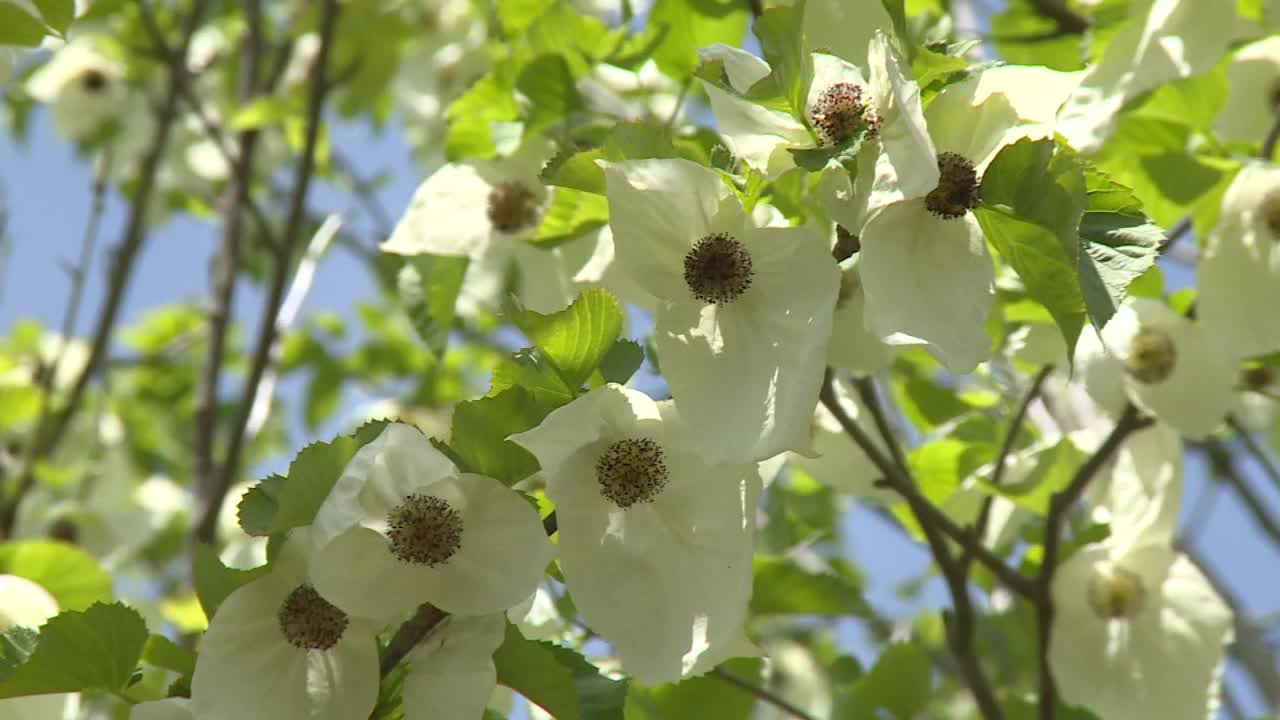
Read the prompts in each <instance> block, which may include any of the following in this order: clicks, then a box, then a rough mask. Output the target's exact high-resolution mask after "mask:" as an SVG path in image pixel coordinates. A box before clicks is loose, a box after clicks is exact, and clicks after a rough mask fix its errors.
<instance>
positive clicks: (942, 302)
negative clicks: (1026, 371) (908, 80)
mask: <svg viewBox="0 0 1280 720" xmlns="http://www.w3.org/2000/svg"><path fill="white" fill-rule="evenodd" d="M1076 80H1077V78H1076V76H1074V75H1071V74H1068V73H1057V72H1054V71H1051V70H1046V69H1043V68H1023V67H1017V66H1007V67H1001V68H993V69H991V70H987V71H984V72H981V73H977V74H975V75H974V76H972V77H970V78H969V79H966V80H964V81H962V82H959V83H955V84H952V85H949V86H947V87H946V88H944V89H943V90H942V92H940V93H938V95H937V97H935V98H934V100H933V102H932V103H931V104H930V105H929V108H928V110H927V111H926V112H925V118H926V120H927V122H928V128H929V136H926V137H925V138H924V143H925V148H926V152H925V153H924V154H923V155H921V157H922V158H928V159H927V160H921V161H920V162H927V163H929V165H928V167H925V166H923V165H920V166H917V167H911V168H909V169H907V168H896V167H892V166H887V165H886V163H884V162H883V157H884V156H881V158H882V159H881V160H880V161H878V162H877V169H876V177H875V184H874V189H873V190H872V191H871V193H870V196H869V198H868V200H867V203H868V207H867V209H866V211H865V212H866V214H865V216H864V217H865V218H866V220H865V225H864V226H863V228H862V234H861V242H862V250H861V253H860V255H861V258H860V260H859V263H860V272H861V275H862V281H863V288H864V290H865V292H866V298H867V299H866V308H865V316H866V321H867V325H868V327H869V328H870V329H871V331H872V332H873V333H875V334H876V335H878V336H879V337H881V338H883V339H884V340H885V341H886V342H888V343H890V344H894V345H918V344H924V345H927V348H928V350H929V352H930V353H932V354H933V355H935V356H936V357H937V358H938V359H939V360H940V361H941V362H942V363H943V364H945V365H946V366H947V367H948V369H950V370H952V371H953V372H970V371H972V370H973V369H974V368H975V367H977V365H978V363H979V362H981V361H983V360H985V359H986V358H987V356H988V355H989V354H990V349H991V340H990V338H989V337H988V336H987V333H986V330H985V324H986V321H987V316H988V315H989V314H990V313H991V308H992V305H993V302H994V289H993V281H994V270H993V269H992V265H991V257H990V255H989V254H988V252H987V245H986V241H985V240H984V239H983V235H982V230H981V228H980V227H979V226H978V221H977V219H976V218H974V216H973V214H972V212H970V211H971V210H973V209H974V208H976V207H977V206H978V200H979V190H980V184H981V177H982V174H983V172H985V170H986V168H987V166H988V165H989V164H990V163H991V161H992V160H994V159H995V156H996V155H997V153H999V152H1000V150H1001V149H1002V148H1003V147H1004V146H1006V145H1008V144H1010V143H1013V142H1015V141H1017V140H1019V139H1022V138H1033V139H1034V138H1043V137H1048V136H1051V135H1052V132H1053V125H1052V120H1053V113H1054V112H1055V111H1056V109H1057V107H1058V105H1059V104H1061V102H1062V100H1063V99H1064V98H1065V97H1066V96H1067V94H1068V93H1069V92H1070V91H1071V88H1073V87H1074V86H1075V83H1076ZM904 172H910V173H911V175H915V176H917V177H924V178H926V179H927V183H925V185H924V186H921V185H919V184H916V185H913V186H912V187H911V188H910V189H907V188H906V186H905V185H903V184H902V182H903V178H905V177H909V176H910V175H906V174H904ZM855 212H856V210H855ZM836 220H837V222H843V221H842V220H841V218H839V217H837V218H836Z"/></svg>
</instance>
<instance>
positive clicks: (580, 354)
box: [512, 288, 622, 388]
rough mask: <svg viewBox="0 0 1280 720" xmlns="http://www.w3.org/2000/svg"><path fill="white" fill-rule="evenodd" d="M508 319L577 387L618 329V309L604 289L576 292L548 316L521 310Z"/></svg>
mask: <svg viewBox="0 0 1280 720" xmlns="http://www.w3.org/2000/svg"><path fill="white" fill-rule="evenodd" d="M512 322H513V323H514V324H515V326H516V327H517V328H519V329H520V331H521V332H523V333H524V334H525V336H526V337H528V338H529V340H530V341H531V342H532V343H533V344H534V346H535V347H537V348H538V349H539V350H541V351H542V353H543V354H544V355H546V356H547V358H548V359H550V360H551V361H552V362H553V363H555V366H556V367H557V368H558V369H559V370H560V375H561V377H563V378H564V381H565V384H567V385H568V386H569V387H571V388H577V387H579V386H580V385H582V383H584V382H586V380H587V378H588V377H590V376H591V373H592V372H593V371H594V370H595V369H596V368H597V367H598V366H599V365H600V361H601V360H603V359H604V357H605V354H606V353H608V352H609V349H610V348H611V347H612V346H613V343H614V341H616V340H617V339H618V335H619V334H620V333H621V332H622V308H621V307H620V306H619V305H618V301H617V300H616V299H615V298H614V297H613V295H611V294H609V292H608V291H607V290H601V289H599V288H592V289H589V290H583V291H582V292H580V293H578V297H577V298H575V299H574V301H573V303H572V304H571V305H569V307H568V308H566V309H564V310H561V311H560V312H557V313H551V314H550V315H543V314H542V313H536V312H533V311H532V310H522V311H520V312H519V313H517V314H516V316H515V317H514V318H512Z"/></svg>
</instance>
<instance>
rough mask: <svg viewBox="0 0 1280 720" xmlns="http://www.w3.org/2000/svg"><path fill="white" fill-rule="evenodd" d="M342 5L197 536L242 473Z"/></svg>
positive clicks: (332, 22)
mask: <svg viewBox="0 0 1280 720" xmlns="http://www.w3.org/2000/svg"><path fill="white" fill-rule="evenodd" d="M338 15H339V6H338V2H337V0H325V3H324V9H323V11H322V14H321V20H320V49H319V51H318V53H317V55H316V62H315V67H314V68H313V69H312V74H311V82H310V86H309V88H308V98H307V119H306V134H305V140H304V142H303V149H302V156H301V158H300V159H299V161H298V167H297V170H296V171H295V173H294V182H293V191H292V194H291V196H290V198H289V212H288V216H287V219H286V221H285V229H284V234H283V235H282V237H281V238H280V240H281V242H280V247H279V249H278V252H277V253H276V257H275V258H274V266H273V268H272V273H271V280H270V286H269V288H268V290H267V297H266V300H265V301H264V302H263V304H262V313H261V317H260V320H259V325H258V337H257V341H256V343H255V346H254V351H253V357H252V360H251V361H250V367H249V375H248V377H247V378H246V379H245V383H244V389H243V391H242V393H241V397H240V403H239V407H238V409H237V411H236V415H235V418H234V420H233V422H232V425H231V430H230V431H231V436H230V440H229V442H228V445H227V453H226V456H225V458H224V460H223V462H222V464H221V466H220V467H219V468H218V471H217V473H216V474H215V478H214V482H213V483H212V487H211V488H210V494H209V496H208V497H206V498H203V499H202V503H203V507H201V508H198V514H197V516H198V518H199V520H198V522H197V524H196V537H198V538H201V539H205V538H209V539H212V538H213V537H214V535H215V534H216V531H217V520H218V511H219V510H220V509H221V507H222V502H223V499H224V497H225V495H226V493H227V489H228V488H230V487H231V483H232V481H233V479H234V478H235V476H236V473H237V472H238V471H239V468H240V462H241V455H242V454H243V452H244V444H245V440H246V437H247V433H246V428H247V426H248V422H249V415H250V413H251V411H252V410H253V405H254V400H255V398H256V396H257V394H258V391H259V384H260V383H261V381H262V377H263V375H264V374H265V373H266V371H267V365H268V363H269V362H270V359H271V356H272V349H273V347H274V346H275V342H276V323H275V318H276V314H277V312H278V310H279V308H280V303H281V301H282V300H283V299H284V291H285V285H286V284H287V282H288V279H289V271H290V267H291V266H292V263H293V256H294V255H295V254H296V251H297V248H298V245H299V239H300V238H301V236H302V230H303V225H304V224H305V222H304V221H305V220H306V201H307V194H308V191H309V190H310V188H311V179H312V175H313V174H314V172H315V164H316V148H317V146H318V143H319V137H320V125H321V123H322V122H323V117H322V115H323V110H324V103H325V99H326V97H327V95H328V92H329V90H330V89H331V87H330V84H329V81H328V72H329V54H330V52H331V51H332V49H333V39H334V34H335V32H336V29H337V25H338Z"/></svg>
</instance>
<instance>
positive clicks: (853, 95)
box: [809, 82, 880, 147]
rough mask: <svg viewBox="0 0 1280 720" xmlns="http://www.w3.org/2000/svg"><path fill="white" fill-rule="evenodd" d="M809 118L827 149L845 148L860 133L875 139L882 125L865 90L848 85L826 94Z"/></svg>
mask: <svg viewBox="0 0 1280 720" xmlns="http://www.w3.org/2000/svg"><path fill="white" fill-rule="evenodd" d="M809 116H810V117H811V118H812V120H813V129H814V130H816V131H817V132H818V138H819V139H820V140H821V141H822V145H823V146H824V147H836V146H838V145H843V144H845V143H847V142H849V141H850V140H852V139H853V138H854V137H855V136H856V135H857V134H858V133H860V132H861V133H866V134H867V135H874V134H875V133H876V129H877V127H878V126H879V124H880V119H879V117H877V116H876V111H875V109H874V108H872V107H871V106H870V104H868V103H867V102H866V101H865V100H864V99H863V97H862V88H860V87H858V86H857V85H855V84H853V83H847V82H841V83H836V84H835V85H832V86H831V87H829V88H827V89H826V90H823V91H822V94H821V95H819V96H818V99H817V100H815V101H814V102H813V107H812V108H810V109H809Z"/></svg>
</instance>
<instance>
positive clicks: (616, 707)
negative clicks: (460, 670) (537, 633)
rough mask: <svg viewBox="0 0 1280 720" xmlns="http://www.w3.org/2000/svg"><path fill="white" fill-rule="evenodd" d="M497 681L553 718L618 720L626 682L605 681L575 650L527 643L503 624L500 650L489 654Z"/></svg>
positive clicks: (517, 633) (531, 641)
mask: <svg viewBox="0 0 1280 720" xmlns="http://www.w3.org/2000/svg"><path fill="white" fill-rule="evenodd" d="M493 663H494V665H495V666H496V667H497V669H498V682H499V683H500V684H502V685H505V686H507V687H509V688H511V689H512V690H515V691H516V692H518V693H520V694H521V695H524V696H525V697H526V698H528V699H529V700H530V701H532V702H534V703H536V704H537V705H538V706H539V707H541V708H542V709H544V710H546V711H547V712H549V713H551V715H552V716H554V717H555V718H556V720H621V718H622V717H623V714H622V708H623V702H624V700H625V698H626V696H627V685H628V683H627V682H625V681H619V680H610V679H609V678H606V677H604V676H603V675H601V674H600V673H599V671H597V670H596V668H595V666H593V665H591V664H590V663H588V662H587V661H586V659H585V658H583V657H582V656H581V655H579V654H578V653H576V652H573V651H572V650H569V649H567V648H563V647H560V646H558V645H554V644H552V643H548V642H541V641H537V640H526V639H525V638H524V636H522V635H521V634H520V631H519V630H517V629H516V627H515V626H514V625H512V624H510V623H507V635H506V638H505V639H504V640H503V642H502V647H499V648H498V651H497V652H496V653H494V655H493Z"/></svg>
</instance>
